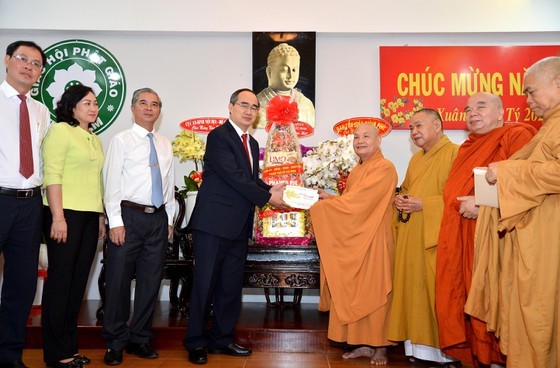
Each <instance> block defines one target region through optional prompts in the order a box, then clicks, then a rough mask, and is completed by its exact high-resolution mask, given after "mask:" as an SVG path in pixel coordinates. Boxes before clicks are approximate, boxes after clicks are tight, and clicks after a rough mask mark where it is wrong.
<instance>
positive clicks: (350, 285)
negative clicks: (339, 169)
mask: <svg viewBox="0 0 560 368" xmlns="http://www.w3.org/2000/svg"><path fill="white" fill-rule="evenodd" d="M380 144H381V139H380V138H379V132H378V131H377V128H376V127H375V126H373V125H369V124H362V125H360V126H358V127H357V128H356V131H355V133H354V151H355V152H356V154H357V155H358V156H359V158H360V162H359V163H358V165H356V167H355V168H354V169H353V170H352V171H351V173H350V175H349V176H348V182H347V186H346V189H345V191H344V194H342V195H341V196H339V197H338V196H332V195H329V194H327V193H326V192H325V191H323V190H319V194H320V198H321V199H322V200H320V201H319V202H317V203H315V204H314V205H313V206H312V207H311V209H310V211H311V220H312V222H313V228H314V231H315V237H316V240H317V247H318V249H319V255H320V257H321V263H322V267H323V271H324V276H325V278H324V279H323V280H322V281H323V282H325V281H326V285H325V284H324V283H323V285H322V292H323V291H326V287H327V286H328V290H329V291H330V293H328V297H327V294H324V293H323V294H322V295H321V298H322V301H321V306H320V307H321V308H324V309H330V317H329V328H328V338H329V339H331V340H333V341H338V342H344V343H347V344H349V345H361V346H362V347H360V348H358V349H355V350H354V351H352V352H349V353H346V354H344V355H343V357H344V358H345V359H347V358H354V357H357V356H367V357H370V359H371V364H375V365H382V364H387V348H386V346H388V345H393V343H391V342H390V341H389V340H387V327H388V315H387V314H388V311H389V308H390V304H391V290H392V286H391V285H392V284H391V276H392V269H393V237H392V233H391V219H392V214H393V208H392V204H393V200H394V196H395V187H396V185H397V172H396V170H395V167H394V166H393V164H392V163H391V162H390V161H389V160H387V159H385V158H384V157H383V155H382V154H381V151H379V146H380ZM325 304H326V305H325ZM363 345H367V346H363ZM374 347H375V348H374Z"/></svg>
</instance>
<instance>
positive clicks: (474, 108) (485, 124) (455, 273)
mask: <svg viewBox="0 0 560 368" xmlns="http://www.w3.org/2000/svg"><path fill="white" fill-rule="evenodd" d="M465 112H466V123H467V127H468V129H469V131H470V134H469V137H468V139H467V140H466V141H465V142H464V143H463V144H462V145H461V147H459V153H458V155H457V158H456V159H455V161H454V163H453V166H452V168H451V171H450V173H449V179H448V180H447V183H446V185H445V188H444V190H443V200H444V210H443V211H444V212H443V220H442V223H441V229H440V234H439V240H438V251H437V260H436V315H437V320H438V330H439V339H440V347H441V349H442V350H443V351H444V353H445V354H448V355H450V356H452V357H454V358H457V359H460V360H462V361H466V362H470V363H472V364H474V365H475V367H479V366H480V364H483V365H490V364H492V363H498V364H504V363H505V357H504V356H503V355H501V354H500V351H499V347H498V343H497V340H496V337H495V336H494V335H493V334H492V333H489V332H487V330H486V324H485V323H484V322H483V321H481V320H479V319H477V318H475V317H470V318H468V317H467V315H466V314H465V311H464V308H465V302H466V300H467V296H468V293H469V290H470V287H471V280H472V267H473V262H474V234H475V227H476V219H477V216H478V207H477V206H475V204H474V178H473V168H475V167H478V166H488V164H489V163H490V162H494V161H499V160H505V159H507V158H508V157H510V156H511V155H512V154H513V153H515V152H516V151H518V150H519V149H520V148H521V147H523V146H524V145H525V144H526V143H527V142H529V140H530V139H531V138H532V137H533V136H534V135H535V133H536V129H535V128H533V127H531V126H530V125H527V124H523V123H516V124H504V122H503V114H504V109H503V107H502V101H501V99H500V98H499V97H498V96H495V95H492V94H490V93H485V92H480V93H476V94H474V95H472V96H471V97H470V98H469V99H468V101H467V106H466V108H465Z"/></svg>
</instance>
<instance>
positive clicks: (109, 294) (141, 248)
mask: <svg viewBox="0 0 560 368" xmlns="http://www.w3.org/2000/svg"><path fill="white" fill-rule="evenodd" d="M160 111H161V100H160V98H159V96H158V95H157V93H156V92H155V91H153V90H152V89H150V88H142V89H139V90H137V91H135V92H134V94H133V96H132V114H133V115H134V125H133V126H132V128H131V129H129V130H126V131H124V132H121V133H119V134H117V135H115V136H114V137H113V139H112V140H111V143H110V145H109V149H108V151H107V155H106V156H105V167H104V168H103V180H104V185H105V195H104V202H105V210H106V212H107V218H108V221H109V242H108V248H107V256H106V258H105V267H106V275H107V276H106V287H105V307H104V315H103V338H104V339H105V340H106V341H107V348H108V349H107V352H106V353H105V358H104V361H105V364H108V365H117V364H120V363H122V352H123V350H124V349H125V348H126V351H127V353H129V354H136V355H137V356H139V357H141V358H147V359H152V358H157V357H158V354H157V352H156V351H155V350H154V349H153V348H152V347H151V346H150V339H151V338H152V333H151V324H152V315H153V311H154V306H155V303H156V301H157V297H158V292H159V287H160V283H161V279H162V275H163V266H164V262H165V256H166V249H167V241H168V239H170V238H171V235H172V231H173V229H172V224H173V215H174V212H175V202H174V184H175V180H174V174H173V151H172V148H171V143H170V142H169V140H168V139H167V138H165V137H164V136H162V135H160V134H159V133H157V132H155V131H154V124H155V122H156V120H157V119H158V117H159V115H160ZM158 169H159V170H158ZM134 274H135V275H136V288H135V295H134V315H133V317H132V321H131V323H130V326H129V325H128V324H127V321H128V319H129V315H130V297H129V295H130V283H131V281H132V278H133V277H134Z"/></svg>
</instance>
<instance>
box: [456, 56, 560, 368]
mask: <svg viewBox="0 0 560 368" xmlns="http://www.w3.org/2000/svg"><path fill="white" fill-rule="evenodd" d="M523 85H524V91H523V92H524V93H525V94H526V95H527V104H528V105H529V107H530V108H531V110H532V111H533V113H534V114H535V115H536V116H538V117H540V118H543V126H542V128H541V129H540V130H539V133H538V134H537V135H536V136H535V137H534V138H533V139H532V140H531V141H530V142H529V143H528V144H527V145H526V146H525V147H523V148H522V149H521V150H519V151H518V152H517V153H515V154H514V155H513V156H512V157H511V158H510V159H509V160H506V161H501V162H494V163H491V164H489V165H488V171H487V173H486V179H487V181H488V182H489V183H491V184H494V183H496V185H497V187H498V202H499V206H500V208H499V217H498V216H494V218H489V219H488V221H482V218H481V220H480V221H479V222H480V223H479V224H478V227H477V239H476V244H477V247H483V246H484V247H485V248H490V251H488V252H487V255H484V254H482V255H479V256H480V258H485V259H484V260H482V259H481V261H480V262H479V265H480V264H481V263H482V264H484V265H485V266H486V267H485V268H481V267H479V266H477V268H476V274H475V276H478V277H475V278H473V289H472V291H471V294H469V300H468V301H469V304H470V308H469V309H467V312H468V313H473V314H477V315H478V314H480V315H481V318H483V319H485V320H486V321H487V323H488V328H489V329H491V330H496V332H497V333H499V334H500V336H499V337H500V348H501V350H502V352H503V353H504V354H507V356H508V367H514V368H553V367H560V339H559V335H560V317H559V313H558V311H559V309H560V301H559V300H558V294H559V293H560V276H559V275H560V274H559V272H560V226H559V221H560V220H559V218H560V57H548V58H545V59H542V60H540V61H538V62H536V63H535V64H534V65H532V66H531V67H530V68H529V69H527V72H526V73H525V79H524V83H523ZM493 210H495V212H497V211H498V210H496V209H493ZM498 235H499V236H498ZM492 260H494V262H492ZM496 264H497V265H496ZM483 276H484V277H483ZM489 281H490V282H489ZM492 281H493V282H492ZM496 281H497V285H496ZM496 286H497V287H496ZM492 288H494V289H498V291H499V293H498V295H499V298H486V297H485V296H486V295H487V294H488V292H489V291H490V290H491V289H492ZM494 294H496V293H495V292H494ZM488 296H489V295H488ZM481 300H486V301H487V303H484V304H483V303H481ZM488 312H494V313H488Z"/></svg>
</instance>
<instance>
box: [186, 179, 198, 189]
mask: <svg viewBox="0 0 560 368" xmlns="http://www.w3.org/2000/svg"><path fill="white" fill-rule="evenodd" d="M184 179H185V191H187V192H196V191H198V185H196V183H195V182H194V180H192V179H191V178H190V177H188V176H186V175H185V178H184Z"/></svg>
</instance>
